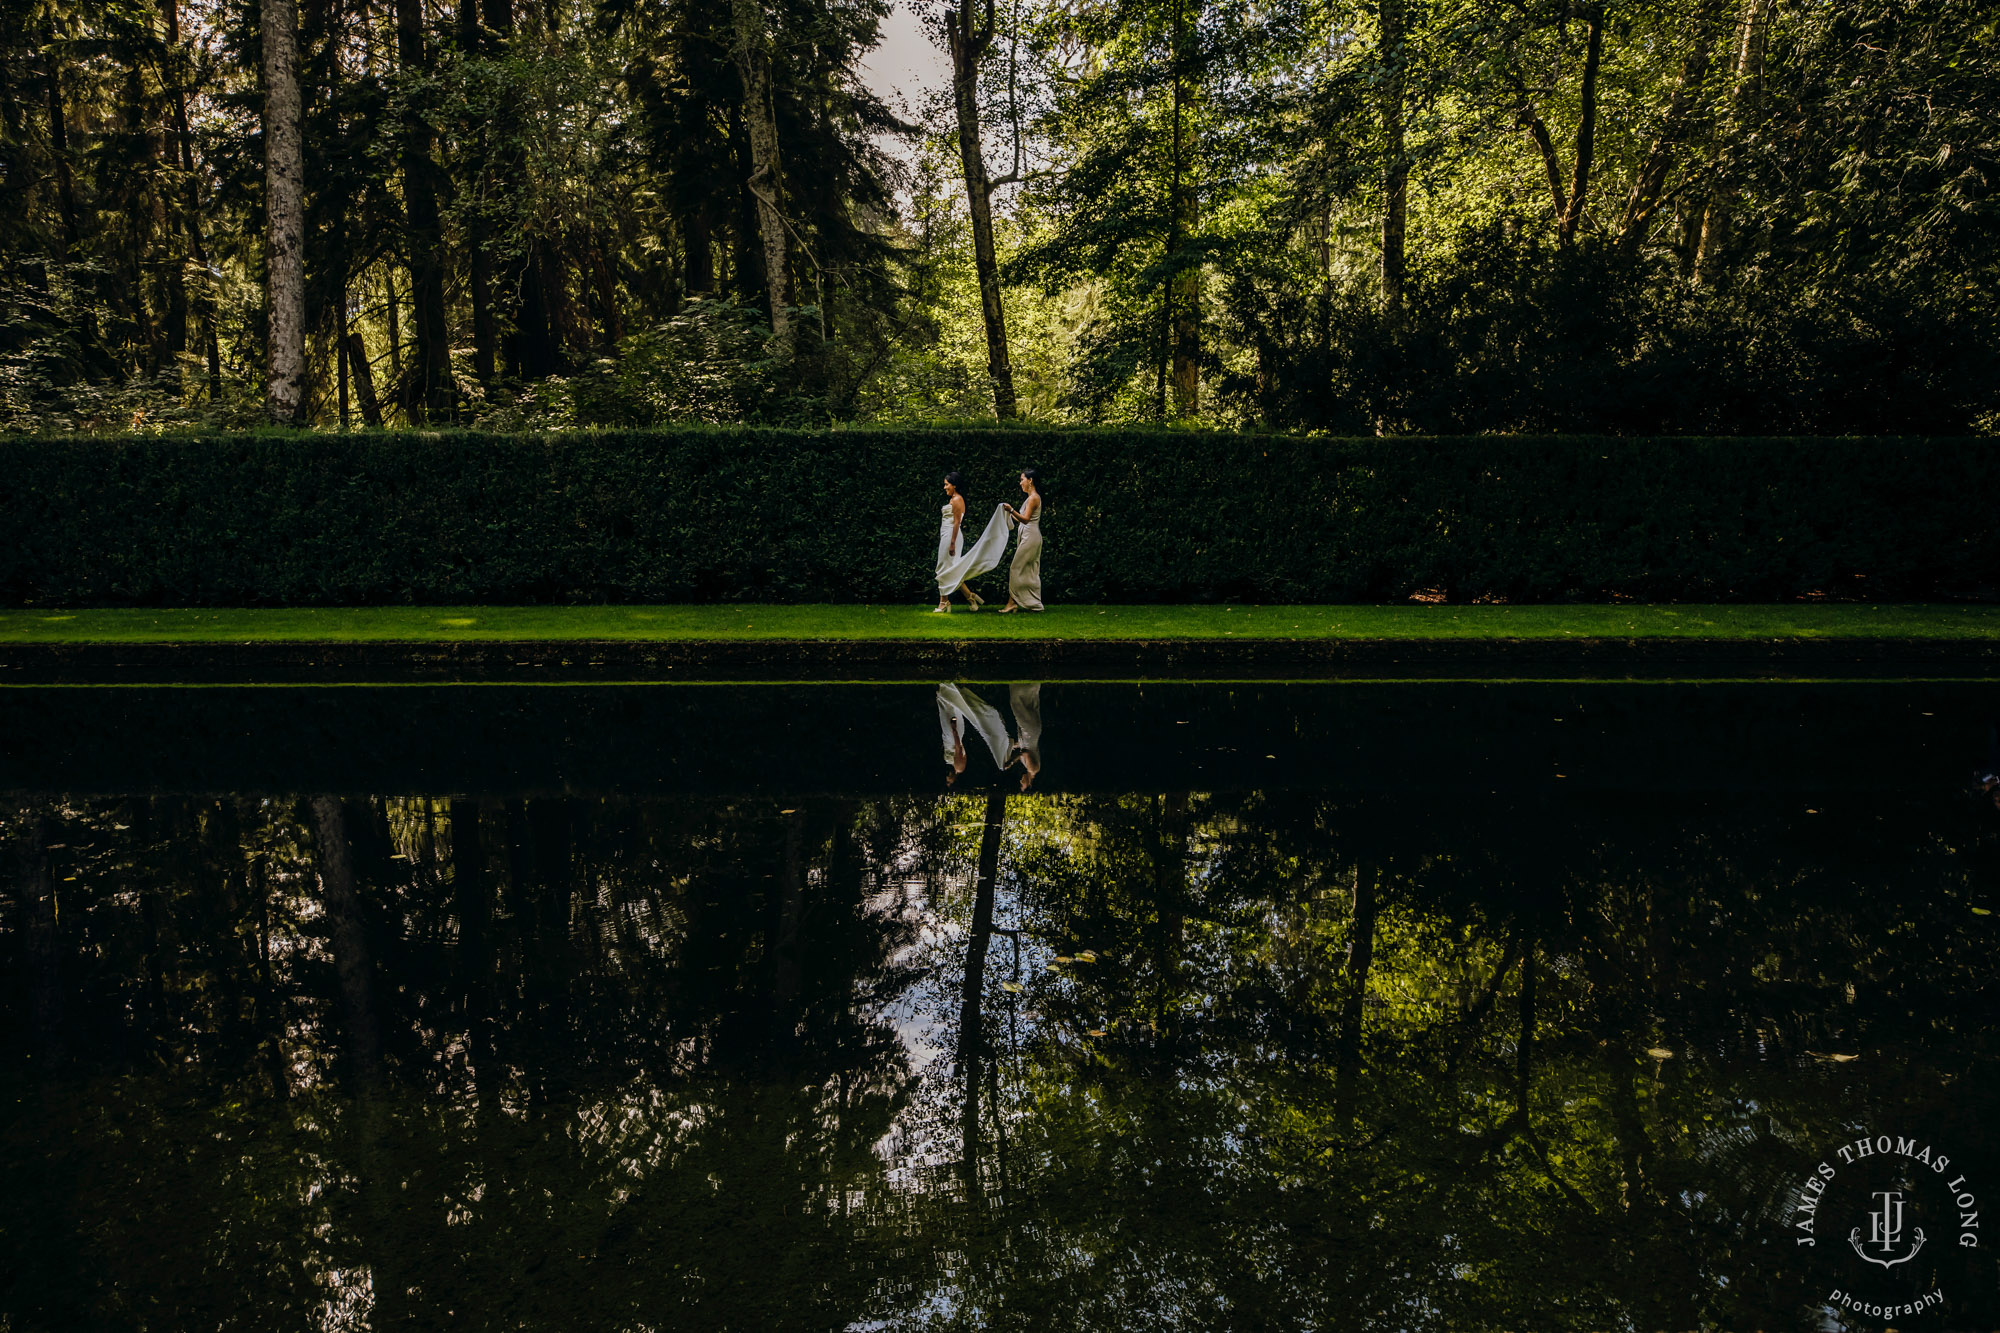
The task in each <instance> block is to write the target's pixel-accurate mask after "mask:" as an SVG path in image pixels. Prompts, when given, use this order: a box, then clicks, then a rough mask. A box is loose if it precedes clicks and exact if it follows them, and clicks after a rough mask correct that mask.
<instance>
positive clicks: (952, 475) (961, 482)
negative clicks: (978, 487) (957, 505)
mask: <svg viewBox="0 0 2000 1333" xmlns="http://www.w3.org/2000/svg"><path fill="white" fill-rule="evenodd" d="M944 479H945V480H946V481H948V482H950V483H951V488H952V489H953V490H955V491H957V492H958V493H959V494H960V495H963V494H965V478H964V477H961V476H959V475H958V473H956V472H947V473H945V474H944Z"/></svg>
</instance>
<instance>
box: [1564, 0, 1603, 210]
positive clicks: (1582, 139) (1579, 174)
mask: <svg viewBox="0 0 2000 1333" xmlns="http://www.w3.org/2000/svg"><path fill="white" fill-rule="evenodd" d="M1588 22H1589V25H1590V27H1589V32H1588V35H1587V36H1586V38H1585V44H1584V53H1583V93H1582V101H1583V109H1582V112H1581V114H1580V115H1579V117H1578V120H1577V126H1576V174H1575V175H1574V176H1573V177H1571V178H1570V189H1569V203H1568V204H1567V205H1566V206H1565V207H1564V208H1563V211H1562V217H1561V219H1560V220H1559V221H1558V222H1557V224H1556V244H1558V245H1564V246H1567V245H1568V244H1570V242H1572V241H1574V240H1575V239H1576V229H1577V226H1578V224H1580V223H1581V222H1582V221H1583V208H1584V204H1585V203H1586V202H1587V201H1588V199H1589V197H1590V164H1591V159H1592V157H1593V156H1594V155H1595V153H1596V151H1597V65H1598V61H1599V60H1600V59H1602V57H1603V55H1604V11H1603V10H1601V9H1593V10H1591V11H1590V15H1589V18H1588Z"/></svg>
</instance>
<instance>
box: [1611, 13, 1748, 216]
mask: <svg viewBox="0 0 2000 1333" xmlns="http://www.w3.org/2000/svg"><path fill="white" fill-rule="evenodd" d="M1721 19H1722V3H1721V0H1705V3H1703V4H1702V5H1701V6H1700V7H1699V8H1698V9H1696V11H1695V15H1694V25H1693V26H1694V32H1693V34H1692V45H1691V46H1690V48H1689V50H1688V53H1687V57H1686V59H1684V60H1683V61H1682V62H1681V73H1680V78H1679V79H1678V80H1677V81H1676V82H1675V84H1674V92H1673V96H1672V97H1671V98H1670V99H1669V100H1668V102H1667V111H1666V115H1665V116H1664V117H1663V118H1662V120H1661V123H1660V135H1659V138H1657V139H1655V140H1654V141H1653V146H1652V147H1651V149H1649V150H1648V151H1647V153H1646V157H1645V161H1644V162H1643V163H1642V164H1641V165H1640V167H1639V171H1638V174H1637V175H1635V176H1634V177H1633V178H1632V189H1631V192H1630V193H1629V194H1627V196H1626V198H1625V214H1624V217H1623V218H1622V219H1620V221H1619V227H1618V249H1619V251H1620V252H1621V253H1623V254H1626V255H1633V254H1636V253H1638V250H1639V247H1640V246H1641V245H1643V244H1644V243H1645V240H1646V233H1647V232H1648V231H1650V230H1651V229H1652V225H1653V218H1654V216H1655V214H1657V213H1658V211H1659V207H1660V200H1661V198H1662V196H1663V194H1664V193H1665V190H1666V184H1667V173H1668V172H1669V171H1671V170H1672V169H1673V164H1674V157H1675V155H1676V154H1677V153H1678V152H1679V150H1680V148H1681V147H1682V145H1683V144H1685V143H1686V142H1687V140H1688V138H1689V136H1690V135H1691V134H1692V133H1693V132H1694V130H1695V128H1696V127H1697V125H1698V124H1699V122H1700V120H1701V115H1700V113H1699V108H1700V107H1701V105H1702V89H1703V87H1704V86H1705V85H1706V84H1707V82H1708V68H1709V65H1710V64H1711V63H1713V56H1714V52H1715V41H1716V27H1717V25H1718V24H1719V23H1720V22H1721Z"/></svg>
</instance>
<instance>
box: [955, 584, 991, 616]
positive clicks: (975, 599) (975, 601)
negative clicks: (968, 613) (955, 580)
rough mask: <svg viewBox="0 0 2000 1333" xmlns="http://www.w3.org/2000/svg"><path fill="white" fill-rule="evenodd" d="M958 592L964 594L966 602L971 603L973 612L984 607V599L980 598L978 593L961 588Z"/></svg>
mask: <svg viewBox="0 0 2000 1333" xmlns="http://www.w3.org/2000/svg"><path fill="white" fill-rule="evenodd" d="M959 591H961V592H963V593H964V594H965V600H966V601H968V602H970V603H972V609H973V610H975V611H977V610H978V609H979V608H980V607H982V606H984V605H986V599H985V598H984V597H981V596H980V595H979V594H978V593H976V592H974V591H973V590H972V589H970V588H961V589H960V590H959Z"/></svg>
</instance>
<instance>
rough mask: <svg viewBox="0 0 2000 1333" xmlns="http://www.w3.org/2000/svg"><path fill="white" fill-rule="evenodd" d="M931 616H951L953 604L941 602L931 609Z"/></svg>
mask: <svg viewBox="0 0 2000 1333" xmlns="http://www.w3.org/2000/svg"><path fill="white" fill-rule="evenodd" d="M931 614H932V615H934V616H948V615H950V614H951V603H950V602H939V603H938V604H937V605H936V606H934V607H932V608H931Z"/></svg>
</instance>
